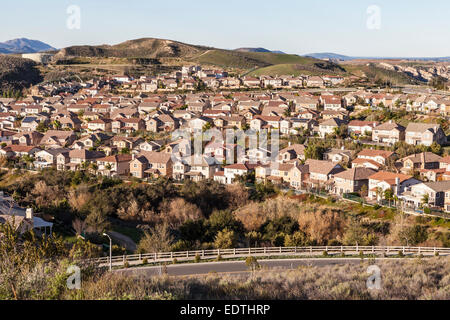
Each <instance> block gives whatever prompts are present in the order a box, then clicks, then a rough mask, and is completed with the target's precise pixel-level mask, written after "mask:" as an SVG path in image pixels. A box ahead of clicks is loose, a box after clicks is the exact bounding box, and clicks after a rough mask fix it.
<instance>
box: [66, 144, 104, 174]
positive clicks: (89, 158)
mask: <svg viewBox="0 0 450 320" xmlns="http://www.w3.org/2000/svg"><path fill="white" fill-rule="evenodd" d="M104 156H105V154H104V153H103V152H100V151H90V150H87V149H81V150H77V149H75V150H71V151H70V152H69V163H67V164H66V167H65V168H64V169H70V170H72V171H76V170H81V169H86V168H87V166H88V165H89V164H90V163H95V162H96V161H97V159H99V158H103V157H104ZM60 157H64V154H59V155H58V156H57V158H58V159H59V158H60ZM61 159H62V158H61Z"/></svg>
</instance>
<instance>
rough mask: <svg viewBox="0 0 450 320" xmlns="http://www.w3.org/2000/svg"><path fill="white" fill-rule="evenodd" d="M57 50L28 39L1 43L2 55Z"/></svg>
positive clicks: (0, 51) (0, 50)
mask: <svg viewBox="0 0 450 320" xmlns="http://www.w3.org/2000/svg"><path fill="white" fill-rule="evenodd" d="M53 50H56V49H55V48H53V47H52V46H50V45H48V44H46V43H44V42H42V41H38V40H30V39H26V38H20V39H14V40H9V41H5V42H0V53H6V54H8V53H35V52H42V51H53Z"/></svg>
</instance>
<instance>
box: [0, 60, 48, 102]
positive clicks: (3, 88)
mask: <svg viewBox="0 0 450 320" xmlns="http://www.w3.org/2000/svg"><path fill="white" fill-rule="evenodd" d="M40 81H42V77H41V74H40V72H39V70H38V69H37V68H36V63H35V62H33V61H31V60H28V59H22V58H17V57H12V56H6V55H0V94H3V93H8V92H11V91H20V90H22V89H24V88H26V87H29V86H30V85H32V84H35V83H38V82H40Z"/></svg>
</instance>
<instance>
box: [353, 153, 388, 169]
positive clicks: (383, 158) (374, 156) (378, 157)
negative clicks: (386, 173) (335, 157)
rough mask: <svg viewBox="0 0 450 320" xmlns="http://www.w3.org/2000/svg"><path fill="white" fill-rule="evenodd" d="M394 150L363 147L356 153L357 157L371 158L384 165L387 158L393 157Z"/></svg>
mask: <svg viewBox="0 0 450 320" xmlns="http://www.w3.org/2000/svg"><path fill="white" fill-rule="evenodd" d="M394 156H395V154H394V152H391V151H385V150H374V149H364V150H362V151H361V152H360V153H358V155H357V159H363V160H373V161H375V162H378V163H379V164H381V165H383V166H385V165H386V164H387V161H388V160H389V159H393V158H394Z"/></svg>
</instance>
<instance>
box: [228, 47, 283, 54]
mask: <svg viewBox="0 0 450 320" xmlns="http://www.w3.org/2000/svg"><path fill="white" fill-rule="evenodd" d="M234 51H238V52H267V53H279V54H285V53H284V52H283V51H279V50H276V51H270V50H268V49H266V48H239V49H235V50H234Z"/></svg>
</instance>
